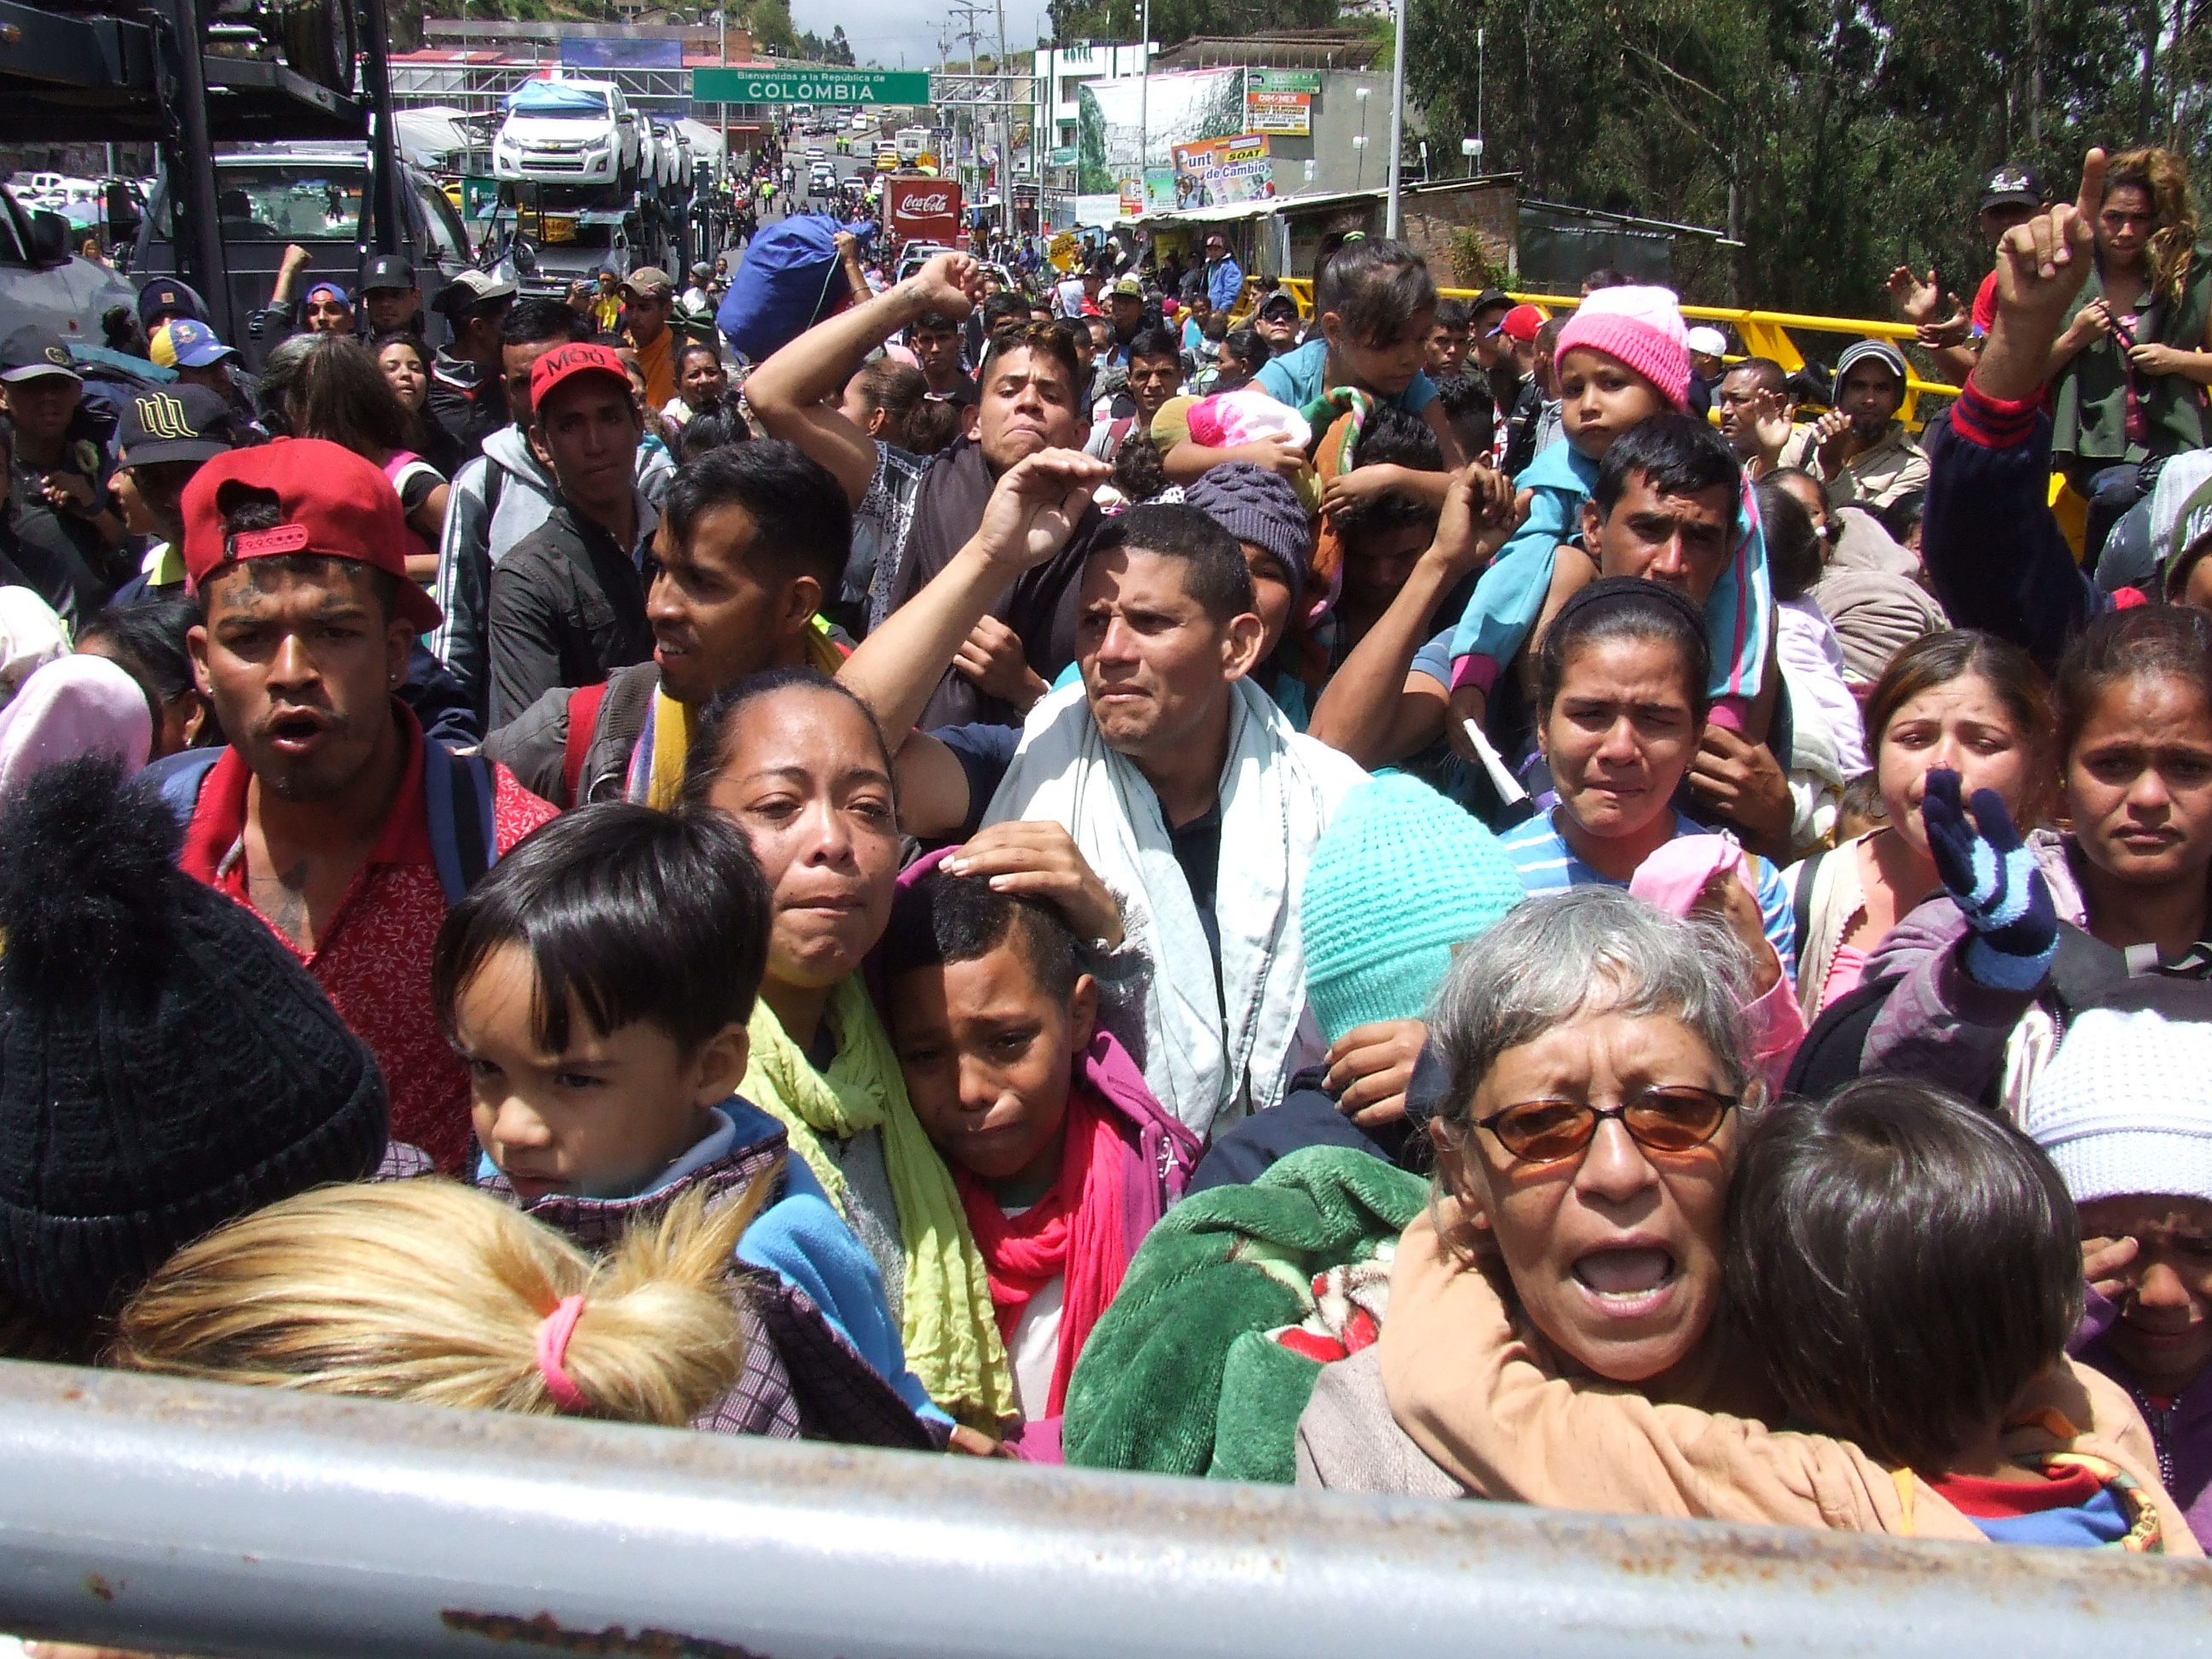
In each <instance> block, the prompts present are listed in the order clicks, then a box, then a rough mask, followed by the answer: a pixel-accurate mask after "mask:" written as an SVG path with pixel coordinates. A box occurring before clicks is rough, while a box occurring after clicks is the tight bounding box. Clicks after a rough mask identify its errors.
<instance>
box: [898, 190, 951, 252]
mask: <svg viewBox="0 0 2212 1659" xmlns="http://www.w3.org/2000/svg"><path fill="white" fill-rule="evenodd" d="M887 182H888V185H889V188H888V189H887V190H886V191H885V192H884V204H885V205H886V207H887V208H888V210H889V212H890V228H891V234H892V235H893V236H894V237H896V239H897V240H901V241H927V242H943V243H945V244H946V245H947V246H950V245H951V242H952V240H953V239H954V238H955V237H957V235H958V234H960V186H959V185H958V183H957V182H956V181H955V180H953V179H890V180H889V181H887Z"/></svg>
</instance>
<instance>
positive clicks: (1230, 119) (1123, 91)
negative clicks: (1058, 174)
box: [1075, 69, 1245, 197]
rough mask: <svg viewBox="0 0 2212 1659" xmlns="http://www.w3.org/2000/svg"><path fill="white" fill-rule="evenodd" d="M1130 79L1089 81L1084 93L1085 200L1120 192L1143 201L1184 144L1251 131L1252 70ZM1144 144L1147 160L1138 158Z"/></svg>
mask: <svg viewBox="0 0 2212 1659" xmlns="http://www.w3.org/2000/svg"><path fill="white" fill-rule="evenodd" d="M1150 81H1151V87H1150V90H1149V92H1147V91H1146V76H1139V75H1129V76H1122V77H1121V79H1119V80H1115V81H1085V82H1083V84H1082V85H1081V86H1080V87H1079V88H1078V89H1077V91H1076V97H1075V102H1076V112H1077V118H1078V129H1077V131H1078V143H1077V145H1076V149H1077V172H1076V179H1077V185H1076V188H1077V189H1078V190H1079V191H1083V192H1084V193H1085V194H1086V195H1088V194H1092V193H1098V192H1103V191H1118V190H1120V189H1121V188H1122V186H1123V185H1127V186H1128V193H1129V194H1130V195H1131V196H1132V197H1140V194H1141V182H1142V180H1143V178H1144V170H1145V169H1146V167H1167V166H1169V165H1170V163H1171V162H1172V161H1173V160H1174V156H1175V147H1176V145H1177V144H1194V143H1199V142H1200V141H1201V140H1203V139H1206V138H1226V137H1230V136H1231V135H1232V134H1235V133H1239V132H1242V131H1244V130H1245V129H1244V71H1243V70H1241V69H1223V70H1191V71H1190V72H1188V73H1187V74H1176V75H1154V76H1151V77H1150ZM1140 138H1141V140H1142V143H1143V148H1144V152H1145V153H1144V154H1143V155H1139V154H1138V153H1137V151H1138V147H1139V140H1140Z"/></svg>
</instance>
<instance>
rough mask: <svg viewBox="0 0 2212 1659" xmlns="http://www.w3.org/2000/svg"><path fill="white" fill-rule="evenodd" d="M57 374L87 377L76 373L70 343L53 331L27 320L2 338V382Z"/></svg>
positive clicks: (12, 384) (0, 348)
mask: <svg viewBox="0 0 2212 1659" xmlns="http://www.w3.org/2000/svg"><path fill="white" fill-rule="evenodd" d="M55 374H65V375H67V376H68V377H69V378H70V380H83V379H84V376H83V375H82V374H78V373H77V372H76V359H74V358H73V357H71V356H70V349H69V342H67V341H66V340H64V339H63V338H62V337H61V336H60V335H58V334H57V333H55V332H54V331H53V330H52V329H50V328H40V326H39V325H37V324H36V323H26V324H25V325H23V326H22V327H21V328H19V329H17V330H16V331H15V332H14V333H13V334H10V335H9V337H7V338H6V339H5V340H0V385H5V386H14V385H15V384H16V383H18V382H19V381H22V380H45V379H46V377H47V376H48V375H55Z"/></svg>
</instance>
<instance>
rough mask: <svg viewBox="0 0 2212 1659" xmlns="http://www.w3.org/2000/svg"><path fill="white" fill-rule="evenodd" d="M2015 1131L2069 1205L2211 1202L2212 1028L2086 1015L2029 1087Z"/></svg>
mask: <svg viewBox="0 0 2212 1659" xmlns="http://www.w3.org/2000/svg"><path fill="white" fill-rule="evenodd" d="M2021 1127H2023V1128H2025V1129H2026V1130H2027V1133H2029V1134H2030V1135H2032V1136H2033V1137H2034V1139H2035V1140H2036V1143H2037V1144H2038V1145H2039V1146H2041V1147H2042V1148H2043V1150H2044V1151H2045V1152H2047V1153H2049V1154H2050V1155H2051V1162H2052V1163H2053V1164H2056V1165H2057V1167H2058V1173H2059V1174H2060V1175H2061V1176H2064V1177H2065V1180H2066V1189H2067V1191H2069V1192H2070V1193H2071V1194H2074V1201H2075V1203H2076V1204H2087V1203H2091V1202H2093V1200H2097V1199H2100V1198H2123V1197H2129V1196H2132V1195H2134V1194H2141V1193H2155V1194H2160V1195H2161V1196H2171V1197H2176V1198H2200V1199H2203V1200H2207V1201H2208V1202H2212V1024H2206V1023H2203V1022H2199V1021H2194V1020H2179V1019H2168V1018H2166V1017H2165V1016H2164V1015H2162V1014H2160V1013H2156V1012H2152V1011H2150V1010H2148V1009H2144V1010H2138V1011H2134V1012H2122V1011H2120V1010H2118V1009H2112V1008H2091V1009H2088V1010H2087V1011H2086V1012H2083V1013H2082V1014H2081V1017H2080V1018H2077V1019H2076V1020H2075V1022H2074V1024H2072V1025H2071V1026H2069V1028H2068V1029H2067V1032H2066V1037H2065V1041H2064V1042H2061V1043H2060V1044H2059V1045H2058V1053H2057V1055H2056V1056H2055V1057H2054V1058H2053V1059H2052V1060H2051V1063H2050V1064H2049V1065H2047V1066H2045V1067H2044V1068H2043V1071H2042V1073H2041V1074H2040V1075H2039V1076H2038V1077H2037V1079H2035V1085H2034V1087H2033V1090H2032V1091H2030V1094H2029V1097H2028V1103H2027V1121H2026V1122H2025V1123H2023V1124H2022V1126H2021Z"/></svg>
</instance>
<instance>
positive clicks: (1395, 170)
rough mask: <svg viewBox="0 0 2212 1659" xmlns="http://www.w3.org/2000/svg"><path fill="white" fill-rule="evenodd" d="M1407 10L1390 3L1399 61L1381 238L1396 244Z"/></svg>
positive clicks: (1397, 1)
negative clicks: (1388, 182)
mask: <svg viewBox="0 0 2212 1659" xmlns="http://www.w3.org/2000/svg"><path fill="white" fill-rule="evenodd" d="M1406 6H1407V0H1390V16H1391V20H1392V22H1393V24H1394V25H1395V39H1396V46H1397V51H1396V54H1395V55H1396V58H1397V61H1396V62H1395V63H1394V64H1391V66H1390V195H1389V205H1388V206H1387V207H1386V208H1385V209H1384V210H1383V234H1384V235H1385V236H1388V237H1390V238H1392V239H1393V240H1395V239H1396V237H1397V234H1398V226H1399V223H1400V219H1401V216H1400V210H1399V202H1398V193H1399V190H1400V188H1401V185H1403V184H1404V182H1405V181H1404V173H1405V161H1404V159H1403V157H1402V156H1401V154H1400V152H1401V151H1402V150H1403V149H1405V147H1406Z"/></svg>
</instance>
